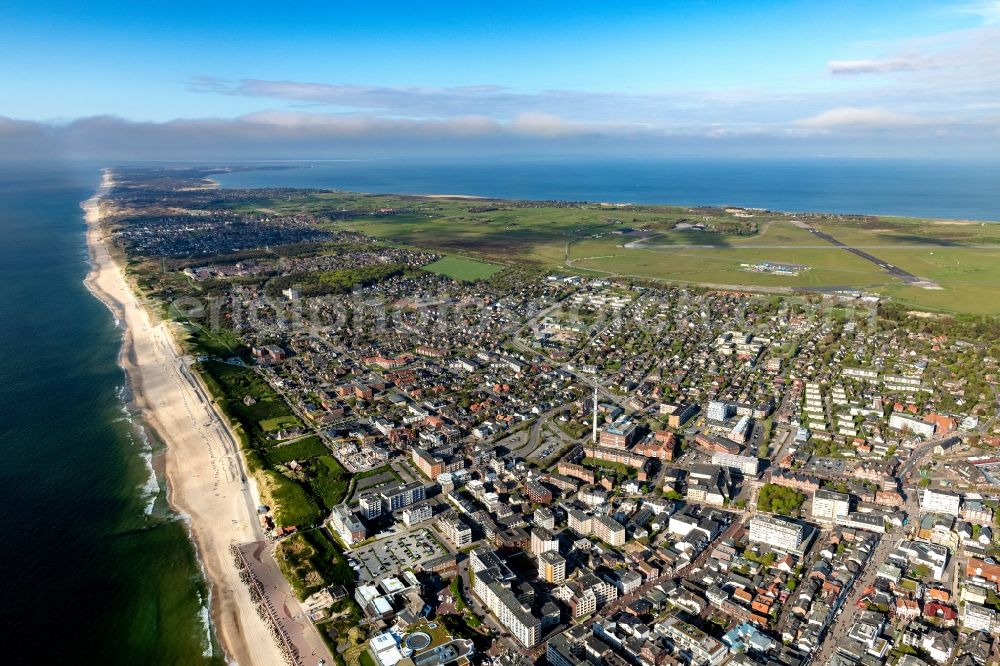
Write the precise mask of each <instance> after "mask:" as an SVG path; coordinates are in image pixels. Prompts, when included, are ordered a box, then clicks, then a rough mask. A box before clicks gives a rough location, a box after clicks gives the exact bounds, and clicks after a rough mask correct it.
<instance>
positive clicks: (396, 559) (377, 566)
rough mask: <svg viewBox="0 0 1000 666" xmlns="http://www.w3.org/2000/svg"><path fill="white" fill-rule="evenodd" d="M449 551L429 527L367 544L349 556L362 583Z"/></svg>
mask: <svg viewBox="0 0 1000 666" xmlns="http://www.w3.org/2000/svg"><path fill="white" fill-rule="evenodd" d="M446 552H447V551H445V549H444V548H442V547H441V545H440V544H439V543H438V542H437V541H436V540H435V539H434V537H432V536H431V534H430V532H428V531H427V530H426V529H421V530H417V531H415V532H410V533H409V534H401V535H397V536H392V537H389V538H387V539H381V540H379V541H376V542H374V543H370V544H368V545H367V546H363V547H361V548H359V549H357V550H355V551H353V552H351V553H350V555H349V556H348V564H350V565H351V567H352V568H353V569H354V571H355V577H356V579H357V581H358V582H359V583H369V582H371V581H374V580H378V579H379V578H383V577H385V576H389V575H392V574H397V573H399V572H401V571H405V570H406V569H413V568H415V567H416V566H417V565H418V564H420V563H421V562H425V561H427V560H429V559H432V558H435V557H439V556H441V555H444V554H445V553H446Z"/></svg>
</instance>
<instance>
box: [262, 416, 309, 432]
mask: <svg viewBox="0 0 1000 666" xmlns="http://www.w3.org/2000/svg"><path fill="white" fill-rule="evenodd" d="M301 425H302V422H301V421H299V420H298V419H297V418H295V417H294V416H276V417H274V418H273V419H264V420H263V421H261V422H260V429H261V430H263V431H264V432H267V433H271V432H277V431H279V430H281V429H282V428H294V427H296V426H301Z"/></svg>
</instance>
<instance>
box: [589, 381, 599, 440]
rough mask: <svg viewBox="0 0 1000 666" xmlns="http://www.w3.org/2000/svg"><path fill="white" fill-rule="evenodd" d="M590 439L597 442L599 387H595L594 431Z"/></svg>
mask: <svg viewBox="0 0 1000 666" xmlns="http://www.w3.org/2000/svg"><path fill="white" fill-rule="evenodd" d="M590 441H592V442H593V443H594V444H597V387H596V386H595V387H594V433H593V435H591V438H590Z"/></svg>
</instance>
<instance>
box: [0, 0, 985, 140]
mask: <svg viewBox="0 0 1000 666" xmlns="http://www.w3.org/2000/svg"><path fill="white" fill-rule="evenodd" d="M300 4H301V5H305V6H304V7H300V6H299V5H300ZM613 4H614V3H607V2H601V3H590V2H576V3H555V2H531V3H520V2H517V3H502V4H501V3H434V2H424V3H413V2H407V3H393V2H379V3H374V2H372V3H355V2H351V3H348V2H323V3H286V4H284V5H279V4H276V3H273V2H269V3H260V4H255V3H252V2H241V3H229V2H198V3H187V2H171V3H159V2H134V1H133V2H127V3H125V2H116V1H111V2H101V3H93V4H91V3H78V2H7V3H3V4H2V5H0V62H3V63H5V64H4V66H3V67H2V68H0V90H2V91H3V95H2V97H0V137H6V140H7V141H8V143H10V142H11V141H14V140H17V141H20V142H21V145H23V144H24V143H26V142H30V141H49V142H50V143H51V142H58V141H63V142H70V143H72V145H73V146H75V149H77V150H80V151H83V152H86V151H87V150H91V149H93V148H94V146H95V144H96V143H98V142H99V141H103V140H105V139H107V135H108V134H109V133H113V132H115V131H118V132H119V133H120V134H119V136H121V137H125V136H131V137H132V139H133V142H134V143H135V145H136V149H137V150H139V149H140V148H141V147H143V146H146V147H147V148H148V149H149V150H151V151H155V150H157V149H158V148H161V147H163V146H164V145H174V146H176V145H178V143H177V142H181V143H183V142H185V141H186V142H192V143H194V144H200V145H201V146H202V147H203V149H204V150H206V151H207V150H209V148H207V147H206V146H212V147H213V148H212V149H214V150H218V151H219V152H220V155H221V154H222V153H225V152H226V149H227V148H226V147H227V146H235V145H237V144H239V145H240V146H244V147H245V146H248V145H251V146H254V149H255V150H257V151H258V152H262V153H266V152H267V151H268V150H270V151H272V152H275V153H278V152H284V153H286V155H290V154H293V153H294V147H295V146H296V145H300V147H301V145H303V144H304V145H308V146H310V147H312V148H313V149H316V148H317V147H318V146H322V147H324V149H330V150H340V149H343V150H347V151H351V150H353V151H357V150H361V149H362V148H363V147H364V146H366V145H367V146H370V147H371V146H374V147H376V148H375V149H376V150H378V149H388V148H390V147H391V144H393V143H395V144H396V145H398V146H411V147H414V146H419V145H420V144H421V143H426V142H427V141H430V140H437V141H440V142H443V144H446V147H448V148H454V149H461V147H462V146H463V145H465V146H469V147H472V146H479V147H481V146H483V145H491V146H507V147H511V148H512V149H513V150H514V151H517V150H530V149H532V146H534V147H535V148H536V149H538V150H541V151H545V150H554V149H556V148H559V147H562V148H565V149H567V150H577V149H580V150H582V149H584V148H586V147H589V148H590V149H592V150H594V151H596V152H601V151H604V150H608V149H609V147H611V146H614V148H615V150H617V151H619V152H628V150H629V146H633V147H635V148H636V149H640V148H641V149H642V150H643V151H647V152H648V151H652V150H656V149H662V150H664V151H667V152H669V151H671V150H680V149H683V150H684V151H687V152H699V150H702V149H703V150H704V151H705V152H711V151H716V152H718V151H720V150H728V149H732V150H737V151H739V152H743V153H753V152H755V151H756V152H765V153H766V152H767V151H768V150H778V149H779V147H778V144H780V150H782V151H787V152H790V153H794V152H795V151H800V152H807V153H808V152H812V153H825V152H829V151H831V150H834V149H842V150H844V151H846V152H851V151H855V152H857V151H862V149H863V151H867V152H871V153H881V154H895V153H900V152H909V153H914V154H916V153H921V152H923V153H926V154H938V153H939V152H940V151H941V150H943V149H944V148H945V147H947V146H950V147H951V149H952V150H953V151H962V150H973V151H975V150H978V151H983V150H985V149H986V148H987V147H988V148H989V149H990V150H992V149H994V148H995V147H996V146H997V145H998V144H1000V140H998V136H1000V135H998V128H1000V93H998V92H997V91H1000V2H998V1H996V0H972V1H960V2H945V1H942V0H909V1H903V0H899V1H895V0H884V1H879V2H871V1H870V0H869V1H868V2H857V1H853V0H846V1H841V2H836V3H820V2H794V1H793V2H766V1H760V2H722V1H719V2H707V1H706V2H662V1H661V2H650V3H629V6H628V7H624V8H622V7H615V6H613ZM12 137H13V138H12ZM157 137H159V140H160V142H159V143H157V141H156V140H155V139H157ZM699 141H700V142H701V143H700V144H699ZM297 142H298V143H297ZM533 142H534V143H533ZM112 143H113V142H112ZM11 145H14V144H11ZM699 145H700V146H702V148H699ZM379 146H381V147H384V148H378V147H379ZM261 156H262V157H266V156H267V155H264V154H261ZM275 156H278V155H277V154H275Z"/></svg>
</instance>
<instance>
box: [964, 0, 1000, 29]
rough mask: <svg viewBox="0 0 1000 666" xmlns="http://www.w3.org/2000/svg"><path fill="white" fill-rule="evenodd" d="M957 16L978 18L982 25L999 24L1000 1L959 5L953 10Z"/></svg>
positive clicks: (989, 0)
mask: <svg viewBox="0 0 1000 666" xmlns="http://www.w3.org/2000/svg"><path fill="white" fill-rule="evenodd" d="M954 11H955V12H956V13H958V14H966V15H970V16H978V17H979V18H981V19H982V20H983V23H988V24H993V23H1000V0H979V1H978V2H970V3H967V4H964V5H960V6H958V7H956V8H955V10H954Z"/></svg>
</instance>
